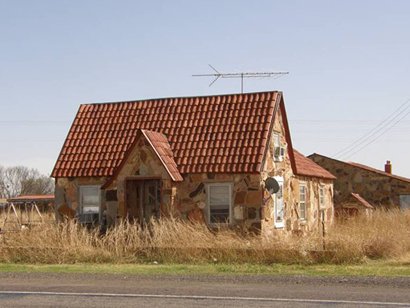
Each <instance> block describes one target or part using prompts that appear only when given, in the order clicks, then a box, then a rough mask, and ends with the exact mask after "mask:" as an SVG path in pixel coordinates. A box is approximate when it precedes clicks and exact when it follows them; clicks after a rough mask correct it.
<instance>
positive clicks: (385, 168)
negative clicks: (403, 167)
mask: <svg viewBox="0 0 410 308" xmlns="http://www.w3.org/2000/svg"><path fill="white" fill-rule="evenodd" d="M391 170H392V167H391V162H390V160H388V161H386V164H385V165H384V172H386V173H390V174H391Z"/></svg>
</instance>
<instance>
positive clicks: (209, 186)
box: [206, 182, 233, 226]
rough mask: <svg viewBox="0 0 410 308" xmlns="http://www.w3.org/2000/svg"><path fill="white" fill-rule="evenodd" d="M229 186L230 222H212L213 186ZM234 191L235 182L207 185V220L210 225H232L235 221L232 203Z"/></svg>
mask: <svg viewBox="0 0 410 308" xmlns="http://www.w3.org/2000/svg"><path fill="white" fill-rule="evenodd" d="M218 186H219V187H220V186H223V187H228V198H229V217H228V223H214V222H211V187H218ZM232 191H233V184H232V183H224V182H221V183H208V184H207V185H206V201H207V202H206V203H207V204H206V208H207V210H206V218H207V222H208V224H209V225H213V226H220V225H226V224H228V225H230V224H232V223H233V211H232V208H233V205H232Z"/></svg>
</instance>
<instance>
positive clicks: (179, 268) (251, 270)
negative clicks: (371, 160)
mask: <svg viewBox="0 0 410 308" xmlns="http://www.w3.org/2000/svg"><path fill="white" fill-rule="evenodd" d="M0 272H3V273H5V272H24V273H89V274H119V275H163V274H165V275H305V276H378V277H398V276H402V277H410V266H409V265H406V264H401V263H391V262H381V261H373V262H368V263H365V264H357V265H335V264H315V265H301V264H290V265H289V264H272V265H261V264H197V265H193V264H49V265H46V264H37V265H33V264H14V263H13V264H0Z"/></svg>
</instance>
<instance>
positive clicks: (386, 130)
mask: <svg viewBox="0 0 410 308" xmlns="http://www.w3.org/2000/svg"><path fill="white" fill-rule="evenodd" d="M409 114H410V111H408V112H407V113H406V114H405V115H404V116H402V117H401V118H399V119H398V120H397V121H396V122H394V123H393V124H392V125H391V126H389V127H387V128H386V129H385V130H384V131H382V132H381V133H380V134H379V135H377V136H376V137H375V138H373V139H372V140H370V141H368V142H367V143H365V144H363V145H362V146H361V147H359V148H358V149H357V150H356V151H354V152H353V153H349V155H348V156H346V158H350V157H351V156H353V155H355V154H356V153H358V152H360V151H361V150H363V149H364V148H366V147H368V146H369V145H371V144H372V143H373V142H375V141H376V140H377V139H379V138H380V137H381V136H383V135H384V134H386V133H387V132H388V131H389V130H391V129H392V128H393V127H394V126H396V125H397V124H398V123H399V122H400V121H401V120H403V119H404V118H405V117H407V116H408V115H409Z"/></svg>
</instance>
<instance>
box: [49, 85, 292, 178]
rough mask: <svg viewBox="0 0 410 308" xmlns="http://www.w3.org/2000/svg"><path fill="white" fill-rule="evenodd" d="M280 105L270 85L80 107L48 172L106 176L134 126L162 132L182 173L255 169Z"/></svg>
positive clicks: (258, 167)
mask: <svg viewBox="0 0 410 308" xmlns="http://www.w3.org/2000/svg"><path fill="white" fill-rule="evenodd" d="M279 103H280V110H281V111H282V113H283V112H284V104H283V99H282V95H281V92H277V91H272V92H260V93H244V94H229V95H216V96H203V97H176V98H162V99H150V100H140V101H130V102H118V103H102V104H86V105H81V106H80V108H79V110H78V113H77V115H76V117H75V119H74V122H73V124H72V126H71V128H70V131H69V133H68V136H67V139H66V141H65V143H64V145H63V147H62V150H61V152H60V155H59V157H58V160H57V162H56V165H55V167H54V169H53V172H52V176H53V177H82V176H83V177H86V176H87V177H90V176H107V177H110V176H112V175H113V174H114V173H115V170H116V169H117V168H118V166H119V165H120V164H121V162H122V161H123V159H124V157H125V155H126V153H127V151H128V150H129V148H130V147H131V145H132V144H133V142H134V140H135V138H136V135H137V132H138V129H145V130H149V131H155V132H159V133H161V134H163V135H165V136H166V137H167V139H168V142H169V145H170V148H171V149H172V151H173V157H174V161H175V164H176V166H177V169H178V170H179V172H180V173H181V174H184V173H203V172H215V173H257V172H260V171H261V168H262V162H263V159H264V157H265V152H266V148H267V143H268V138H269V135H270V132H271V129H272V123H273V119H274V115H275V110H277V106H278V105H279ZM285 120H286V118H285ZM286 125H287V123H286ZM287 130H288V129H287ZM287 134H288V135H289V136H287V139H288V144H289V147H290V155H291V162H292V166H294V159H293V151H292V147H291V140H290V134H289V132H287Z"/></svg>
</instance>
